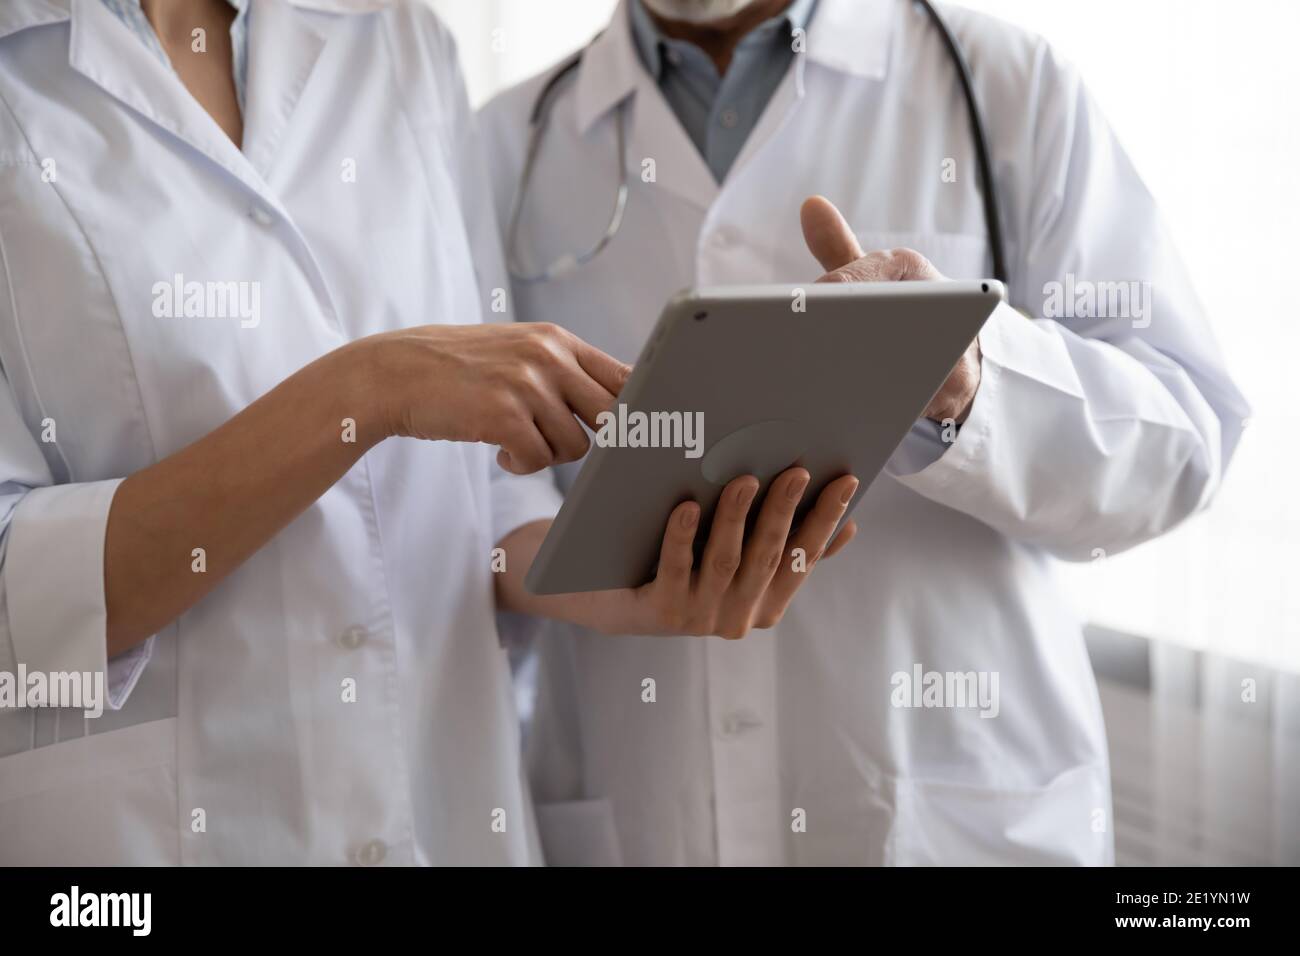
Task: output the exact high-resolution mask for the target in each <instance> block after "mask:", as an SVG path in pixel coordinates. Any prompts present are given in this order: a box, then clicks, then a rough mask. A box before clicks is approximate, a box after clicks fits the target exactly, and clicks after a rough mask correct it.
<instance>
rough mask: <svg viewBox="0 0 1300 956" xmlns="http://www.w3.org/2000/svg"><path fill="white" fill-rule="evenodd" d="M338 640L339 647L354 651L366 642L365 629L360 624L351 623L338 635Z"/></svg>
mask: <svg viewBox="0 0 1300 956" xmlns="http://www.w3.org/2000/svg"><path fill="white" fill-rule="evenodd" d="M338 642H339V647H341V648H343V649H344V650H345V651H355V650H356V649H357V648H358V647H360V646H361V645H362V644H364V643H365V642H366V629H365V628H364V627H361V626H360V625H353V626H352V627H350V628H348V629H347V630H346V631H344V632H343V633H342V634H340V635H339V637H338Z"/></svg>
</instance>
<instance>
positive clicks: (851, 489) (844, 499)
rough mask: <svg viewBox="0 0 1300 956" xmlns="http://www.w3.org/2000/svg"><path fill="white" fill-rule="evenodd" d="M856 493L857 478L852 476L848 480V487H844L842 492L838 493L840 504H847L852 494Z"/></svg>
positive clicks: (851, 498)
mask: <svg viewBox="0 0 1300 956" xmlns="http://www.w3.org/2000/svg"><path fill="white" fill-rule="evenodd" d="M857 493H858V479H856V478H854V479H853V480H852V481H851V482H849V484H848V487H846V488H845V489H844V494H842V495H840V504H842V505H847V504H848V503H849V502H850V501H852V500H853V496H854V495H856V494H857Z"/></svg>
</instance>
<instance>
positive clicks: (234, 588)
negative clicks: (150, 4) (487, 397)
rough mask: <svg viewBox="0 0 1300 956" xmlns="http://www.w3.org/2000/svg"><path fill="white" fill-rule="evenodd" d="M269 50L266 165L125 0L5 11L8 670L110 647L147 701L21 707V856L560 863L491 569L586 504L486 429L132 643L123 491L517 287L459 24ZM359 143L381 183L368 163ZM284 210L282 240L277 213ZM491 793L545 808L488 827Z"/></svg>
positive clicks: (372, 485)
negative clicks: (151, 44) (127, 642)
mask: <svg viewBox="0 0 1300 956" xmlns="http://www.w3.org/2000/svg"><path fill="white" fill-rule="evenodd" d="M311 5H312V6H317V7H318V6H320V0H313V3H312V4H311ZM361 6H376V5H375V4H363V5H361ZM250 43H251V50H250V55H251V61H252V63H253V69H252V71H251V73H250V75H249V80H250V86H249V89H248V97H247V99H248V109H247V111H246V116H245V132H244V148H243V150H242V151H241V150H240V149H239V148H238V147H236V146H235V145H234V144H233V143H232V142H231V141H230V140H229V139H228V138H227V137H226V136H225V135H224V134H223V133H222V131H221V129H220V128H219V127H218V126H217V125H216V123H215V122H214V121H213V120H212V118H211V117H210V116H208V115H207V114H206V113H205V112H204V111H203V109H202V108H201V107H200V106H199V105H198V104H197V103H196V102H195V101H194V99H193V98H192V97H191V96H190V95H189V93H188V92H187V91H186V90H185V89H184V87H183V86H182V84H181V82H180V80H179V79H178V78H177V77H176V76H175V75H173V74H172V73H171V72H169V71H168V70H167V68H166V67H165V66H163V65H162V64H160V63H159V62H158V61H157V60H155V59H154V57H153V56H152V55H151V54H150V53H149V51H148V50H147V49H146V48H145V47H144V45H143V44H142V43H141V42H140V40H139V39H138V38H137V37H136V36H134V35H133V34H131V33H130V32H129V31H128V30H126V29H125V28H124V27H123V26H122V24H121V23H120V22H119V21H118V20H117V18H116V17H115V16H114V15H113V14H112V12H110V11H109V10H108V9H107V8H106V7H105V5H104V4H103V3H101V2H99V0H89V2H76V3H72V4H69V3H68V2H67V0H6V2H5V3H4V4H2V5H0V143H3V145H4V150H5V151H6V152H5V158H4V159H3V160H0V248H2V250H3V254H4V257H5V263H6V266H7V268H5V269H3V270H0V366H2V367H3V372H4V376H5V377H6V378H7V380H6V381H3V382H0V495H2V498H0V502H2V503H3V508H2V509H0V516H2V518H0V535H3V547H2V548H0V555H3V567H2V568H0V595H2V596H3V601H2V603H3V605H4V612H3V613H0V670H6V671H11V672H12V671H14V670H15V668H16V667H17V665H18V664H25V665H26V666H27V668H28V670H29V671H36V670H40V671H51V670H78V671H96V670H103V669H104V668H105V665H106V663H107V665H108V671H109V682H110V685H111V691H112V705H113V707H115V708H118V709H115V710H111V711H110V712H108V713H106V714H105V716H104V717H102V718H100V719H99V720H98V721H85V722H84V724H83V722H82V721H73V720H70V719H68V717H67V714H66V713H64V714H62V715H61V716H62V720H61V721H60V722H59V724H58V727H57V742H56V725H55V721H54V714H53V713H50V712H41V713H34V712H32V711H28V710H24V711H12V710H7V711H5V712H4V713H0V864H50V865H66V864H91V865H104V864H119V863H132V864H159V863H187V864H191V863H192V864H226V863H239V864H286V863H305V864H322V865H336V864H338V863H340V862H342V861H346V860H349V859H351V858H352V855H353V853H354V852H355V847H356V846H357V845H358V842H359V841H358V832H360V833H361V834H362V837H361V841H364V840H365V839H369V838H370V837H369V836H367V835H369V834H383V835H384V840H383V842H375V843H370V844H365V845H364V846H365V848H364V849H363V851H362V853H361V857H362V859H363V860H365V861H367V862H370V863H374V862H381V861H382V862H387V863H397V864H404V863H458V864H491V863H526V862H529V861H530V860H532V859H533V858H534V850H535V849H536V839H535V836H536V835H535V833H530V832H529V829H528V821H530V820H531V814H530V813H529V812H528V811H527V807H526V802H525V795H524V793H523V789H522V786H521V781H520V766H519V763H520V761H519V756H518V753H519V751H518V747H519V737H518V730H517V727H516V724H515V717H514V708H513V700H512V695H511V688H510V681H509V674H508V669H507V666H506V661H505V656H504V653H503V651H502V650H501V648H500V644H499V641H498V636H497V634H496V630H495V621H494V613H493V602H492V581H491V574H490V570H489V562H488V555H489V554H490V552H491V549H492V547H493V546H494V545H495V543H496V542H498V541H499V540H500V539H501V537H502V536H503V535H504V534H506V533H508V532H509V531H511V530H513V529H514V528H516V527H518V526H519V525H521V524H523V523H526V522H529V521H533V520H536V519H539V518H545V517H550V516H551V515H553V513H554V510H555V506H556V501H557V495H556V493H555V491H554V489H553V487H552V486H551V484H550V482H549V481H548V480H546V479H545V478H544V477H543V478H541V479H538V480H532V481H529V480H522V481H521V480H518V479H513V478H506V477H505V476H504V475H503V473H501V472H500V471H498V470H497V469H496V467H495V465H494V461H493V453H492V451H491V450H490V449H489V448H487V447H485V446H480V445H469V444H454V443H450V442H438V443H433V442H418V441H398V440H393V441H389V442H385V443H383V444H381V445H380V446H378V447H377V448H375V449H374V450H372V451H371V452H370V453H368V454H367V455H366V456H365V458H364V459H363V460H362V461H360V462H359V463H358V464H357V465H356V466H355V467H353V468H352V470H351V471H350V472H349V473H348V474H347V475H346V476H345V477H344V478H343V479H342V480H341V481H340V482H339V483H338V484H337V485H335V486H334V487H333V488H331V489H330V490H329V491H327V492H326V493H325V494H324V495H323V496H322V497H321V498H320V499H319V500H318V501H316V502H315V503H314V504H312V505H311V506H310V507H309V508H308V509H307V510H306V512H305V513H304V514H302V515H301V516H300V517H298V518H297V519H296V520H295V521H293V522H292V523H291V524H290V525H289V526H288V527H286V528H285V529H284V530H283V531H282V532H281V533H280V534H278V535H277V536H276V537H275V538H274V539H273V540H272V541H270V542H269V543H268V544H267V545H266V546H265V547H263V548H261V549H260V550H259V551H258V552H257V553H256V554H254V555H253V557H251V558H250V559H249V560H248V561H247V562H245V564H244V565H243V566H242V567H240V568H239V569H238V570H236V571H235V572H234V573H233V574H232V575H230V577H229V578H227V579H226V580H224V581H222V582H221V584H220V585H219V586H218V587H217V589H216V590H214V591H213V592H212V593H211V594H210V595H209V596H208V597H206V598H205V599H204V600H202V601H201V602H199V603H198V604H197V605H196V606H195V607H194V608H192V609H191V610H190V611H189V612H187V613H186V614H184V615H183V616H182V617H181V618H180V619H179V620H178V621H177V622H176V623H174V624H173V625H172V626H170V627H167V628H166V629H164V630H163V631H162V632H161V633H159V634H157V635H156V636H154V637H153V638H151V639H150V640H149V641H148V642H146V643H145V644H143V645H141V646H140V647H138V648H137V649H135V650H133V651H131V652H129V653H127V654H125V655H123V656H122V657H120V658H117V659H115V660H113V661H111V662H106V661H105V659H104V655H105V637H104V622H105V611H104V593H103V541H104V529H105V522H106V518H107V515H108V510H109V506H110V504H111V501H112V498H113V493H114V491H115V489H116V488H117V485H118V483H119V481H120V480H121V479H122V478H123V477H124V476H126V475H129V474H131V473H132V472H135V471H137V470H139V469H141V468H144V467H146V466H148V465H150V464H152V463H154V462H156V461H158V460H159V459H160V458H162V457H164V456H166V455H169V454H171V453H173V452H175V451H177V450H179V449H181V448H183V447H185V446H186V445H188V444H189V443H191V442H193V441H194V440H196V439H198V438H200V437H202V436H203V435H205V434H207V433H209V432H210V431H212V430H213V429H215V428H216V427H217V426H219V425H221V424H222V423H224V422H226V421H227V420H228V419H230V418H231V417H232V416H233V415H235V414H236V413H237V412H239V411H240V410H241V409H243V408H244V407H246V406H247V405H248V404H249V403H251V402H252V401H254V400H255V399H257V398H258V397H259V396H261V395H263V394H264V393H266V392H267V391H269V390H270V389H272V388H274V387H275V386H276V385H277V384H278V383H279V382H281V381H282V380H283V379H285V378H286V377H287V376H289V375H291V374H292V373H293V372H295V371H297V370H298V369H300V368H301V367H303V366H304V365H306V364H307V363H309V362H311V361H312V360H314V359H316V358H317V357H319V356H320V355H323V354H324V353H326V352H328V351H331V350H332V349H335V348H337V347H338V346H340V345H342V344H343V343H344V342H346V341H349V340H351V339H355V338H358V337H361V336H364V335H368V334H371V333H375V332H382V331H384V330H387V329H394V328H398V327H402V326H413V325H422V324H425V323H430V322H448V323H466V322H473V321H476V320H477V319H478V317H479V316H483V315H490V313H489V312H488V310H487V308H486V304H487V303H488V301H489V297H490V294H491V290H492V289H493V288H495V287H498V286H504V285H505V277H504V270H503V268H502V265H501V256H500V249H499V243H498V242H497V239H496V232H495V228H494V224H493V222H492V212H491V210H490V204H491V197H490V190H489V188H488V185H487V183H486V181H485V179H484V178H483V173H482V170H483V160H482V158H481V155H480V152H479V144H478V141H477V139H476V138H475V136H474V134H473V131H472V128H471V124H470V120H471V117H470V114H469V110H468V105H467V102H466V98H465V95H464V91H463V87H462V85H461V81H460V77H459V74H458V70H457V67H456V61H455V53H454V50H453V46H452V43H451V41H450V39H449V37H448V35H447V34H446V33H445V32H444V31H443V29H442V28H441V27H440V26H439V25H438V24H437V22H436V21H435V19H434V18H433V16H432V14H430V13H429V12H427V11H426V10H424V9H423V8H422V7H421V5H419V4H401V5H400V6H395V7H392V8H387V9H384V10H380V11H378V12H374V13H369V14H357V15H349V14H343V15H339V14H336V13H322V12H318V11H316V10H311V9H307V8H306V6H305V5H303V4H299V3H293V4H291V3H265V4H259V5H258V8H257V16H256V17H255V18H254V21H253V23H252V25H251V34H250ZM47 157H52V158H54V159H55V160H56V161H57V178H56V180H55V181H53V182H44V181H42V178H41V174H42V160H43V159H44V158H47ZM345 157H347V158H353V159H355V160H356V162H357V165H358V167H359V168H361V169H365V170H368V171H371V172H370V173H369V174H367V175H364V176H360V177H358V178H357V179H356V181H355V182H343V181H342V180H341V177H340V175H339V170H340V164H341V163H342V161H343V159H344V158H345ZM269 209H276V210H282V211H283V212H282V215H281V214H280V213H277V219H276V222H277V223H278V224H279V228H277V229H274V230H269V229H268V230H253V229H248V228H246V224H247V221H248V220H247V217H248V216H249V211H250V210H253V212H252V215H253V216H254V217H257V216H259V211H260V213H261V214H265V211H266V210H269ZM268 221H269V217H268ZM178 275H180V276H183V278H184V281H186V282H189V281H196V282H223V283H224V282H247V283H257V288H258V289H259V290H260V293H259V294H260V313H261V315H260V319H261V320H260V323H258V324H256V325H255V326H251V327H244V326H243V323H241V321H240V316H238V315H229V314H220V315H205V316H204V317H185V315H184V314H183V313H182V314H180V315H175V314H169V311H168V310H169V309H170V304H169V302H170V297H169V296H168V295H164V296H163V299H162V300H161V307H159V306H160V302H159V300H158V299H157V295H156V294H155V292H154V288H155V284H156V283H159V282H163V283H164V284H166V283H171V282H172V281H173V278H174V277H175V276H178ZM165 292H166V289H164V293H165ZM46 418H52V419H54V420H55V421H56V422H57V442H53V443H51V442H42V441H41V440H40V436H41V435H42V432H43V430H44V428H43V425H42V422H43V420H45V419H46ZM342 424H343V423H342V422H340V423H337V426H335V425H330V424H329V423H326V425H327V427H331V428H333V427H339V428H340V435H341V434H342ZM303 426H304V427H309V426H308V423H307V422H304V423H303ZM274 453H275V450H274V449H270V448H268V449H267V450H266V454H268V455H270V454H274ZM230 520H232V521H237V520H239V514H238V512H237V511H235V512H233V513H232V514H231V515H230ZM201 544H202V542H195V546H196V547H197V546H200V545H201ZM473 555H481V558H480V559H477V560H476V559H474V558H473ZM179 560H184V561H186V562H188V561H190V557H189V555H188V554H185V555H181V556H180V558H179ZM359 620H364V621H366V622H367V625H368V626H369V627H370V630H369V631H368V632H364V631H359V630H358V631H349V630H348V629H349V628H351V627H353V626H354V625H355V624H356V622H357V621H359ZM322 635H329V636H330V637H328V638H325V639H322ZM338 635H345V636H343V637H339V636H338ZM334 641H342V642H343V643H345V644H349V645H354V646H355V649H354V650H352V651H351V652H350V653H348V654H341V653H340V650H339V648H338V647H337V646H335V645H334V643H333V642H334ZM349 688H351V690H353V691H354V692H355V693H354V694H350V692H349ZM87 731H88V732H89V735H88V736H83V734H84V733H85V732H87ZM33 742H35V743H36V744H37V745H38V746H36V747H35V749H33V748H32V745H33ZM475 807H477V808H479V809H478V810H477V811H476V810H475V809H474V808H475ZM496 807H501V808H504V809H505V810H506V811H507V813H508V815H509V818H510V819H511V820H515V821H522V822H521V824H520V825H519V826H512V827H511V828H510V831H509V832H508V833H505V834H501V833H492V832H490V830H489V828H488V827H487V826H482V827H475V826H470V825H468V824H466V823H465V822H464V820H463V819H462V818H461V817H460V816H459V815H458V814H459V813H460V812H461V811H463V812H464V815H465V819H475V818H483V819H486V818H487V815H488V814H489V813H490V812H491V811H492V809H493V808H496ZM448 808H456V813H450V812H449V811H448ZM200 811H201V812H200ZM200 819H201V821H202V826H200V825H199V823H200Z"/></svg>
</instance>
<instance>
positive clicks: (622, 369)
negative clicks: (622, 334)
mask: <svg viewBox="0 0 1300 956" xmlns="http://www.w3.org/2000/svg"><path fill="white" fill-rule="evenodd" d="M573 355H574V357H575V358H577V360H578V365H579V367H580V368H581V369H582V370H583V371H584V372H586V373H587V374H588V375H589V376H590V377H591V378H592V379H593V380H594V381H595V382H596V384H597V385H599V386H600V387H601V388H603V389H604V390H605V391H607V392H609V394H610V396H611V398H615V397H617V396H618V393H619V392H621V391H623V386H624V385H626V384H627V377H628V376H629V375H631V374H632V366H630V365H628V364H627V363H625V362H620V361H619V360H618V359H616V358H614V356H612V355H606V354H605V353H604V352H602V351H601V350H600V349H598V348H596V346H594V345H591V344H590V343H588V342H584V341H583V340H582V339H577V341H575V342H574V345H573Z"/></svg>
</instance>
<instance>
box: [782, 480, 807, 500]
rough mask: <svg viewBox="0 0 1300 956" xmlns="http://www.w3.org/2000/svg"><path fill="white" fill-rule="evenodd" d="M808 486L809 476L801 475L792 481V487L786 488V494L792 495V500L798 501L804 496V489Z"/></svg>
mask: <svg viewBox="0 0 1300 956" xmlns="http://www.w3.org/2000/svg"><path fill="white" fill-rule="evenodd" d="M807 487H808V476H807V475H800V476H799V477H798V478H796V479H795V480H794V481H792V482H790V487H789V488H787V489H786V494H788V495H789V496H790V500H791V501H798V500H799V499H800V498H802V497H803V493H804V489H806V488H807Z"/></svg>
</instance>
